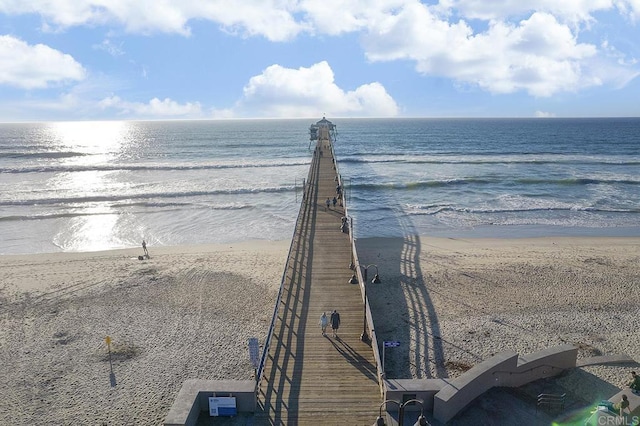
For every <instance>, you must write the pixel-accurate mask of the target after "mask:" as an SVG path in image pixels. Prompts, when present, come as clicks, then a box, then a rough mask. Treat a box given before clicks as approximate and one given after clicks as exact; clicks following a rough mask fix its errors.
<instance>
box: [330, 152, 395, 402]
mask: <svg viewBox="0 0 640 426" xmlns="http://www.w3.org/2000/svg"><path fill="white" fill-rule="evenodd" d="M331 157H332V158H333V161H334V164H333V165H334V166H335V169H336V175H337V176H338V185H340V187H341V188H342V203H343V205H344V216H345V217H346V218H347V219H348V223H349V241H350V243H351V264H350V265H349V266H350V267H351V268H353V270H354V274H355V275H356V277H357V278H358V283H359V286H360V293H361V294H362V303H363V304H364V310H365V317H366V320H367V321H366V322H367V329H368V337H369V339H370V342H371V349H372V350H373V356H374V358H375V360H376V372H377V377H378V386H379V387H380V394H381V395H382V396H384V386H383V385H384V383H383V380H384V371H383V369H382V357H381V356H380V349H379V348H380V346H379V345H378V337H377V335H376V330H375V327H374V325H373V316H372V315H371V306H370V305H369V300H368V298H367V297H366V294H367V292H366V290H365V288H364V286H365V285H367V283H366V282H365V280H364V277H363V275H362V268H360V259H359V258H358V251H357V250H356V239H355V236H354V226H353V218H352V217H351V216H350V215H349V208H348V205H347V199H346V193H347V188H345V186H344V182H343V180H342V175H341V174H340V169H339V167H338V163H337V161H336V154H335V152H334V149H333V144H331ZM349 190H350V188H349ZM365 331H366V330H363V332H365Z"/></svg>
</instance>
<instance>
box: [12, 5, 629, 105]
mask: <svg viewBox="0 0 640 426" xmlns="http://www.w3.org/2000/svg"><path fill="white" fill-rule="evenodd" d="M615 10H617V11H619V13H620V14H622V15H624V16H625V17H627V18H628V19H630V20H640V0H562V1H558V0H531V1H526V2H525V1H522V0H495V1H487V0H439V1H438V2H435V1H429V2H425V1H419V0H353V1H349V2H344V1H343V0H244V1H242V2H239V1H235V0H210V1H201V0H161V1H157V0H136V1H130V0H75V1H68V0H29V1H24V0H0V13H4V14H7V15H12V14H28V13H31V14H38V15H40V16H41V17H42V18H43V22H44V24H43V25H44V26H45V27H53V28H54V29H65V28H68V27H72V26H77V25H93V26H97V25H109V26H113V25H118V26H121V27H122V28H123V29H124V30H125V31H127V32H131V33H142V34H150V33H155V32H165V33H177V34H181V35H184V36H189V35H190V33H191V29H190V27H189V23H190V22H191V21H194V20H204V21H209V22H213V23H215V24H217V25H219V26H220V27H221V29H222V30H224V31H227V32H229V33H232V34H236V35H239V36H242V37H253V36H259V37H264V38H266V39H268V40H271V41H288V40H292V39H294V38H295V37H297V36H298V35H300V34H310V35H331V36H337V35H341V34H344V33H354V32H355V33H360V34H362V40H363V48H364V49H365V55H366V56H367V57H368V58H369V59H370V60H372V61H397V60H409V61H413V62H415V64H416V70H417V71H419V72H420V73H422V74H424V75H426V76H440V77H445V78H451V79H453V80H455V82H456V84H459V85H469V86H472V87H478V88H480V89H482V90H487V91H489V92H492V93H512V92H516V91H525V92H527V93H529V94H531V95H533V96H551V95H554V94H556V93H559V92H563V91H577V90H580V89H582V88H585V87H590V86H594V85H602V84H606V83H609V82H611V83H612V84H613V86H615V87H620V86H622V85H623V84H625V82H628V81H630V80H631V79H632V78H633V77H634V76H635V75H636V71H635V69H634V67H635V64H634V63H633V59H631V60H628V61H626V62H621V61H619V60H617V59H612V58H611V57H610V56H609V55H608V54H607V52H606V51H603V50H601V49H600V48H599V47H598V46H596V45H595V44H589V43H585V42H583V41H581V39H580V38H579V36H580V35H581V33H582V32H584V31H585V28H589V27H590V26H591V25H592V24H593V23H596V22H597V21H596V20H597V19H598V14H599V13H602V12H610V11H615ZM472 24H473V25H472ZM474 28H475V29H474ZM598 43H600V41H598ZM101 48H103V49H105V50H107V51H109V52H111V53H112V54H118V49H117V46H113V45H110V44H106V45H101ZM609 48H610V50H613V49H615V46H610V47H609ZM612 71H613V72H612Z"/></svg>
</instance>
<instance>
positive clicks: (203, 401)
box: [164, 379, 257, 426]
mask: <svg viewBox="0 0 640 426" xmlns="http://www.w3.org/2000/svg"><path fill="white" fill-rule="evenodd" d="M226 396H234V397H235V398H236V408H237V411H238V412H255V410H256V404H257V402H256V382H255V381H254V380H199V379H191V380H186V381H185V382H184V383H183V384H182V387H181V388H180V391H179V392H178V396H177V397H176V399H175V401H174V402H173V405H172V406H171V409H170V410H169V413H168V414H167V417H166V418H165V420H164V426H192V425H195V424H196V423H197V422H198V417H200V415H201V413H207V415H209V414H208V413H209V397H226Z"/></svg>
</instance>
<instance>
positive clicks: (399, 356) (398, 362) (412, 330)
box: [355, 197, 448, 379]
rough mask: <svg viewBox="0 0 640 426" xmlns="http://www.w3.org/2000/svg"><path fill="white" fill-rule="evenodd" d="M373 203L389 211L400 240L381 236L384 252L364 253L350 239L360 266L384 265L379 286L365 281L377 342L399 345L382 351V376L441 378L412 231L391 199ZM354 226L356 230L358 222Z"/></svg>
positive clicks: (440, 353)
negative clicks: (378, 203)
mask: <svg viewBox="0 0 640 426" xmlns="http://www.w3.org/2000/svg"><path fill="white" fill-rule="evenodd" d="M378 202H380V203H382V204H384V206H385V208H386V209H390V210H391V211H394V212H395V214H394V219H395V223H392V224H391V225H390V226H391V228H393V229H397V230H400V232H401V233H402V235H403V236H402V237H398V238H386V239H385V249H384V253H372V252H371V251H370V250H367V240H368V239H362V240H361V241H358V240H357V239H356V248H357V251H358V256H359V258H360V262H361V265H362V266H363V267H366V266H367V265H376V266H381V265H379V264H381V263H382V261H384V267H381V268H380V269H379V274H380V278H381V280H382V283H380V284H372V283H371V282H368V283H367V297H368V298H369V302H370V304H371V314H372V317H373V321H374V324H375V331H376V335H377V338H378V343H379V344H380V345H382V342H383V341H399V342H400V347H398V348H389V349H386V351H385V366H384V368H385V372H386V375H387V377H388V378H399V379H409V378H420V379H430V378H446V377H448V373H447V369H446V364H445V363H446V359H445V355H444V349H443V342H442V336H441V332H440V325H439V322H438V314H437V312H436V310H435V307H434V304H433V301H432V297H431V294H430V293H429V290H428V289H427V285H426V283H425V282H424V279H423V271H422V270H421V267H420V251H421V245H420V238H419V236H418V235H417V233H418V232H417V230H416V229H415V227H414V226H413V223H412V222H411V221H410V220H409V219H408V218H407V216H406V214H405V213H404V211H403V209H402V206H401V205H400V204H399V203H398V202H397V201H396V200H394V199H392V198H389V197H387V198H385V199H384V200H378ZM355 226H356V229H357V227H358V223H356V224H355ZM381 256H384V259H381ZM385 280H386V281H385ZM380 351H381V353H382V348H380Z"/></svg>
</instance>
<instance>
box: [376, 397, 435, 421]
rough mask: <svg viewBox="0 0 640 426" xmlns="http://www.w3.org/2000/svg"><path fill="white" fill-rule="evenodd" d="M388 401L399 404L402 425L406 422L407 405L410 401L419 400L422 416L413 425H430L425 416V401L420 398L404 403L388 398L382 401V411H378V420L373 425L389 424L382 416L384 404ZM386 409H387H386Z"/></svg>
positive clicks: (399, 418) (399, 419)
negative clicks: (405, 411)
mask: <svg viewBox="0 0 640 426" xmlns="http://www.w3.org/2000/svg"><path fill="white" fill-rule="evenodd" d="M388 402H392V403H394V404H396V405H397V406H398V426H402V425H403V423H404V409H405V407H406V406H407V405H409V404H410V403H414V402H417V403H418V404H420V407H421V408H420V416H419V417H418V420H417V421H416V422H415V423H414V424H413V426H430V425H429V422H428V421H427V419H426V418H425V417H424V402H423V401H421V400H419V399H410V400H408V401H405V402H403V403H400V402H398V401H395V400H393V399H386V400H384V401H382V404H380V412H379V413H378V414H379V415H378V418H377V419H376V422H375V423H374V424H373V426H387V423H386V422H385V421H384V418H383V417H382V406H383V405H385V404H386V403H388ZM385 411H386V410H385Z"/></svg>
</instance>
